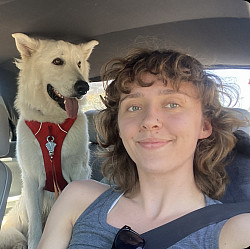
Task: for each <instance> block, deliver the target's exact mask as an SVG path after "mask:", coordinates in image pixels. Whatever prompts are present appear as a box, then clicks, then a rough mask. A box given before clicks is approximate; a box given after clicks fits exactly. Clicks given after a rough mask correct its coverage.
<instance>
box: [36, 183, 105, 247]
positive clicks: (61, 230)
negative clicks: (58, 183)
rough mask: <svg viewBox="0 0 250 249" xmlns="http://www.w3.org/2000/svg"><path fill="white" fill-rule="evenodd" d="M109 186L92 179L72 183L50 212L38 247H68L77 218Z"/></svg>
mask: <svg viewBox="0 0 250 249" xmlns="http://www.w3.org/2000/svg"><path fill="white" fill-rule="evenodd" d="M107 188H108V186H107V185H104V184H101V183H99V182H96V181H92V180H84V181H75V182H72V183H70V184H69V185H68V186H67V187H66V188H65V190H64V191H63V193H62V194H61V195H60V197H59V198H58V199H57V201H56V202H55V204H54V206H53V208H52V210H51V212H50V214H49V217H48V220H47V222H46V226H45V228H44V231H43V235H42V238H41V240H40V243H39V245H38V249H51V248H57V249H64V248H68V245H69V241H70V238H71V234H72V229H73V226H74V224H75V222H76V220H77V219H78V217H79V216H80V215H81V213H82V212H83V211H84V210H85V209H86V208H87V207H88V206H89V205H90V204H91V203H92V202H93V201H94V200H95V199H96V198H97V197H98V196H99V195H100V194H101V193H103V192H104V191H105V190H106V189H107Z"/></svg>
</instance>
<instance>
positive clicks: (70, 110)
mask: <svg viewBox="0 0 250 249" xmlns="http://www.w3.org/2000/svg"><path fill="white" fill-rule="evenodd" d="M64 100H65V110H66V112H67V114H68V117H69V118H75V117H76V116H77V113H78V102H77V100H76V99H75V98H65V97H64Z"/></svg>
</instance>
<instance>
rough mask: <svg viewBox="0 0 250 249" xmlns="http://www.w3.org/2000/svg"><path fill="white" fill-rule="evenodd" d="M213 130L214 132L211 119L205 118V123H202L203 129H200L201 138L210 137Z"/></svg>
mask: <svg viewBox="0 0 250 249" xmlns="http://www.w3.org/2000/svg"><path fill="white" fill-rule="evenodd" d="M212 132H213V127H212V125H211V122H210V120H208V118H204V119H203V124H202V127H201V131H200V136H199V139H203V138H207V137H209V136H210V135H211V134H212Z"/></svg>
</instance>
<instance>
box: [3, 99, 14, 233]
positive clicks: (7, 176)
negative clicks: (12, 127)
mask: <svg viewBox="0 0 250 249" xmlns="http://www.w3.org/2000/svg"><path fill="white" fill-rule="evenodd" d="M0 117H1V120H0V156H4V155H6V154H8V152H9V122H8V112H7V109H6V107H5V105H4V102H3V99H2V97H1V96H0ZM11 181H12V175H11V171H10V169H9V168H8V166H7V165H6V164H5V163H4V162H2V161H1V160H0V228H1V224H2V219H3V216H4V213H5V209H6V203H7V198H8V195H9V191H10V185H11Z"/></svg>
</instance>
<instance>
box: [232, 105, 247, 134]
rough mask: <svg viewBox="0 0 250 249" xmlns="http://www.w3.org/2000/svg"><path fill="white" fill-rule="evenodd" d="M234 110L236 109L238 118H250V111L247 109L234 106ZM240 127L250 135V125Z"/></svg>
mask: <svg viewBox="0 0 250 249" xmlns="http://www.w3.org/2000/svg"><path fill="white" fill-rule="evenodd" d="M232 110H233V111H235V113H236V115H237V117H238V118H240V119H242V120H246V119H248V120H250V113H249V112H248V111H247V110H245V109H242V108H233V109H232ZM238 129H239V130H242V131H244V132H246V133H247V134H248V135H249V136H250V125H249V126H246V127H239V128H238Z"/></svg>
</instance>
